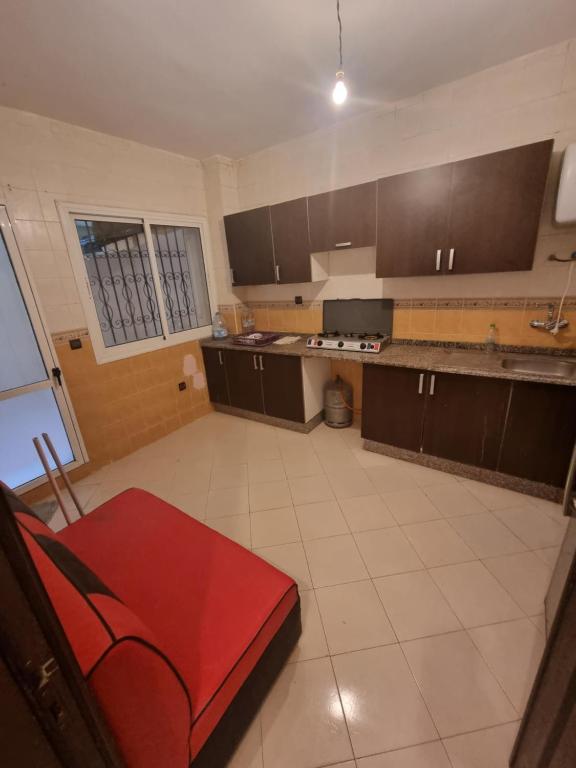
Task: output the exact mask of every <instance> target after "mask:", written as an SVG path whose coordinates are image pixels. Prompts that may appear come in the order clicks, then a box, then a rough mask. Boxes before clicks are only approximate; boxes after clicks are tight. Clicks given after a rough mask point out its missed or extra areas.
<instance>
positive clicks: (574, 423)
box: [498, 381, 576, 487]
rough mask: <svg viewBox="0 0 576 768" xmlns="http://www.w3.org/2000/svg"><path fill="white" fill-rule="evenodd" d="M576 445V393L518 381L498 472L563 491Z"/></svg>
mask: <svg viewBox="0 0 576 768" xmlns="http://www.w3.org/2000/svg"><path fill="white" fill-rule="evenodd" d="M575 441H576V389H574V388H573V387H562V386H559V385H556V384H538V383H534V382H525V381H515V382H513V384H512V397H511V400H510V408H509V412H508V419H507V422H506V430H505V432H504V440H503V442H502V452H501V455H500V462H499V465H498V469H499V470H500V472H506V473H507V474H509V475H516V476H517V477H526V478H529V479H530V480H537V481H538V482H541V483H547V484H548V485H555V486H557V487H561V486H563V485H564V483H565V482H566V473H567V471H568V465H569V463H570V456H571V453H572V447H573V445H574V442H575Z"/></svg>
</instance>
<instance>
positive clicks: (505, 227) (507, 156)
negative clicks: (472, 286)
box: [448, 140, 553, 274]
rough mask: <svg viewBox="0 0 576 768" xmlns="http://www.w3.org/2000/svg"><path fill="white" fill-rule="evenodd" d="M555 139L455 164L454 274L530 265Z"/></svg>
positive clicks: (451, 234) (451, 242) (452, 213)
mask: <svg viewBox="0 0 576 768" xmlns="http://www.w3.org/2000/svg"><path fill="white" fill-rule="evenodd" d="M552 146H553V141H552V140H550V141H541V142H538V143H536V144H528V145H527V146H523V147H516V148H514V149H507V150H503V151H502V152H494V153H492V154H489V155H482V156H481V157H473V158H470V159H468V160H461V161H460V162H457V163H454V164H453V176H452V192H451V210H450V223H449V237H448V240H449V242H448V247H449V248H453V249H454V251H453V259H452V262H451V264H452V268H451V269H450V272H452V273H454V274H463V273H472V272H507V271H513V270H522V269H532V263H533V261H534V248H535V246H536V236H537V233H538V226H539V222H540V212H541V209H542V202H543V199H544V188H545V186H546V178H547V175H548V166H549V164H550V156H551V153H552Z"/></svg>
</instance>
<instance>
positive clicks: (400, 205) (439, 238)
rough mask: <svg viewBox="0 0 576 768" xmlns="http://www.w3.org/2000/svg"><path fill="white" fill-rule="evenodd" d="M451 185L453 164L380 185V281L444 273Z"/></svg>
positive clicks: (404, 176) (378, 264) (406, 174)
mask: <svg viewBox="0 0 576 768" xmlns="http://www.w3.org/2000/svg"><path fill="white" fill-rule="evenodd" d="M451 182H452V166H451V165H439V166H437V167H435V168H425V169H424V170H422V171H413V172H412V173H402V174H400V175H399V176H389V177H388V178H386V179H380V180H379V181H378V235H377V261H376V276H377V277H405V276H409V275H435V274H437V273H438V272H440V271H441V270H442V252H443V249H445V247H446V242H447V240H448V213H449V201H450V185H451Z"/></svg>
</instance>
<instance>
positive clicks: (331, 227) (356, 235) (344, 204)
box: [308, 181, 376, 253]
mask: <svg viewBox="0 0 576 768" xmlns="http://www.w3.org/2000/svg"><path fill="white" fill-rule="evenodd" d="M308 216H309V222H310V247H311V250H312V252H313V253H317V252H321V251H334V250H336V249H338V248H364V247H365V246H368V245H374V244H375V243H376V182H375V181H370V182H368V183H367V184H358V185H356V186H354V187H346V188H345V189H336V190H333V191H332V192H324V193H323V194H321V195H313V196H312V197H309V198H308Z"/></svg>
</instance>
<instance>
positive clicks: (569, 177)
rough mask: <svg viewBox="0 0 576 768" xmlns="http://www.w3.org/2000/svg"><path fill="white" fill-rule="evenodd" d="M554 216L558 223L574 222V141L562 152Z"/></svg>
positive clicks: (575, 186) (575, 204)
mask: <svg viewBox="0 0 576 768" xmlns="http://www.w3.org/2000/svg"><path fill="white" fill-rule="evenodd" d="M554 218H555V219H556V222H557V223H558V224H569V223H571V222H576V143H575V144H568V146H567V147H566V150H565V152H564V157H563V159H562V171H561V172H560V183H559V184H558V197H557V198H556V214H555V217H554Z"/></svg>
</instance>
